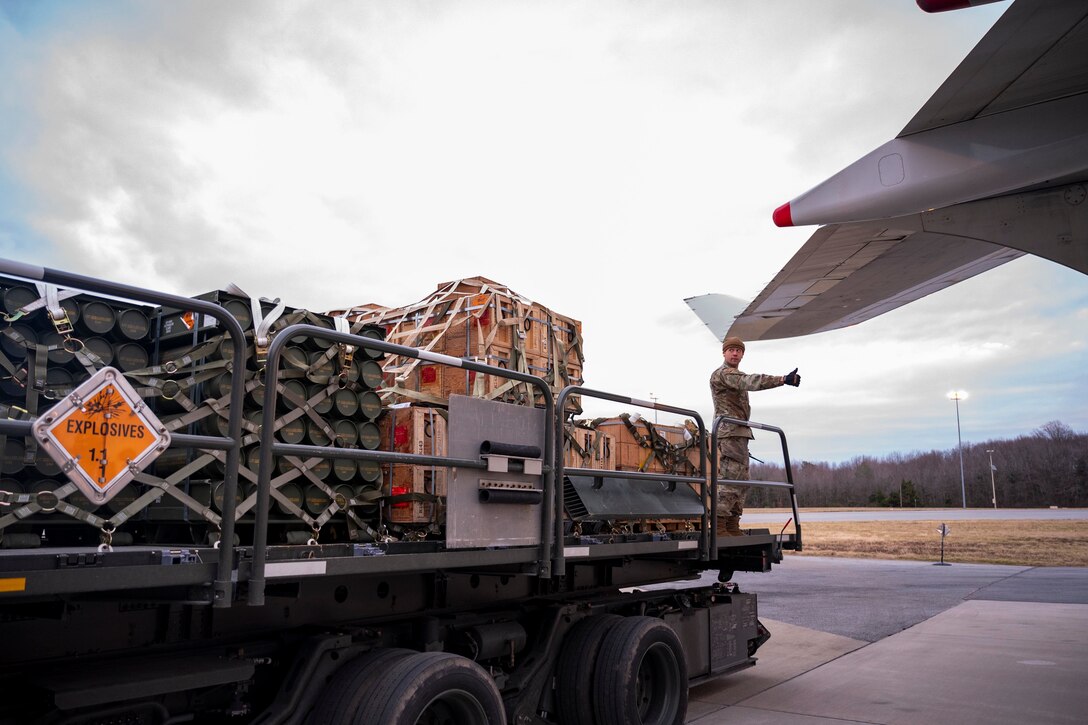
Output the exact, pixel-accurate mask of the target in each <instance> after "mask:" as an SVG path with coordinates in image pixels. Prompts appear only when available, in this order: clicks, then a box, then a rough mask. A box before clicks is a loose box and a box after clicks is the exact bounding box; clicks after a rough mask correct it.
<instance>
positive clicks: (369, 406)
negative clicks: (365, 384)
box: [357, 390, 382, 420]
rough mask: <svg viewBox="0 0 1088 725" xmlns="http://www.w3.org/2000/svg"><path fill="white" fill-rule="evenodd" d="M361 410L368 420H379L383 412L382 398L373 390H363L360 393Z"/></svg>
mask: <svg viewBox="0 0 1088 725" xmlns="http://www.w3.org/2000/svg"><path fill="white" fill-rule="evenodd" d="M357 397H358V400H359V412H360V413H362V414H363V417H364V418H366V419H367V420H377V419H378V416H380V415H381V414H382V399H381V398H380V397H378V394H377V393H375V392H374V391H373V390H363V391H362V392H360V393H359V394H358V396H357Z"/></svg>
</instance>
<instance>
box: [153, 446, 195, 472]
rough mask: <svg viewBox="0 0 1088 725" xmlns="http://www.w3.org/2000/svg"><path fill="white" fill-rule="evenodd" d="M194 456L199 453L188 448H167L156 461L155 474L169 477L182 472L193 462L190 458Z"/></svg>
mask: <svg viewBox="0 0 1088 725" xmlns="http://www.w3.org/2000/svg"><path fill="white" fill-rule="evenodd" d="M193 455H199V453H197V452H195V451H190V449H188V448H167V449H166V450H165V451H163V452H162V453H160V454H159V457H158V458H156V459H155V474H156V475H158V476H169V475H170V474H171V473H174V472H176V471H180V470H181V469H182V468H184V467H185V466H186V465H187V464H188V463H189V461H190V460H192V459H191V458H190V456H193Z"/></svg>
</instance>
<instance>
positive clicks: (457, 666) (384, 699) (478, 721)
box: [355, 652, 506, 725]
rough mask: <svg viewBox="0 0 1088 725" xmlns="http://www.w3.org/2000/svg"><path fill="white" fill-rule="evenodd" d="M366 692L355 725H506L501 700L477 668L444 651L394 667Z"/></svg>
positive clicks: (417, 656) (422, 654)
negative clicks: (356, 724) (378, 724)
mask: <svg viewBox="0 0 1088 725" xmlns="http://www.w3.org/2000/svg"><path fill="white" fill-rule="evenodd" d="M378 678H379V679H378V680H377V681H376V682H375V683H374V686H373V688H371V690H370V691H369V697H368V698H367V702H365V703H363V706H362V708H361V709H360V710H359V712H358V713H357V715H356V718H355V722H356V723H359V724H360V725H366V724H368V723H381V724H382V725H505V723H506V710H505V709H504V707H503V702H502V695H500V694H499V688H498V687H496V686H495V681H494V680H493V679H491V675H489V674H488V673H487V671H486V670H485V669H484V668H482V667H480V666H479V665H478V664H476V663H475V662H473V661H472V660H470V659H468V658H467V657H461V656H460V655H455V654H452V653H449V652H418V653H416V654H413V655H411V656H410V657H406V658H404V659H402V660H399V661H398V662H395V663H394V664H393V665H392V666H391V667H389V668H388V669H387V670H386V671H385V672H384V673H383V674H380V675H378Z"/></svg>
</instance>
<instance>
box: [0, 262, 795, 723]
mask: <svg viewBox="0 0 1088 725" xmlns="http://www.w3.org/2000/svg"><path fill="white" fill-rule="evenodd" d="M0 275H3V276H4V278H5V279H6V280H8V281H9V282H8V283H9V284H12V285H13V286H12V287H11V288H14V286H21V287H29V288H31V289H33V290H35V291H36V292H37V293H38V295H39V296H38V297H37V300H42V301H43V302H42V304H40V305H37V307H35V306H34V304H35V303H34V302H29V303H22V304H21V306H20V307H17V308H16V312H14V313H13V312H12V311H11V310H10V309H9V313H8V318H9V327H10V326H11V325H13V324H14V321H12V320H11V319H10V318H12V317H16V318H17V319H18V320H19V321H20V323H21V324H24V325H25V326H26V327H27V329H30V330H32V329H33V325H32V324H29V323H30V321H31V318H32V315H34V314H37V315H39V316H40V317H41V319H42V320H44V322H41V323H40V324H43V325H44V324H48V325H51V326H52V327H54V328H55V330H56V334H57V335H58V336H59V338H58V339H54V340H53V341H52V342H50V343H48V344H43V343H41V342H36V343H33V344H31V343H26V341H27V340H28V339H29V333H28V334H23V333H17V335H18V340H22V341H23V343H19V344H20V345H23V349H24V350H25V357H24V358H19V356H18V355H5V356H4V359H3V360H2V361H0V362H3V363H5V364H4V367H5V369H6V370H7V372H8V380H9V382H10V383H14V384H13V385H10V386H9V387H7V388H5V394H6V395H8V398H6V399H5V401H6V402H5V403H4V411H5V413H6V417H5V418H2V419H0V443H3V444H4V446H5V448H4V450H5V458H4V469H3V479H2V481H0V643H2V646H0V693H2V694H0V724H2V725H9V724H14V723H19V724H22V723H51V724H54V723H56V724H59V723H67V724H70V725H76V724H77V723H78V724H79V725H91V724H93V723H140V724H147V725H165V724H166V723H180V722H193V723H220V722H222V723H227V722H229V723H264V724H271V723H312V724H318V723H322V724H323V723H381V724H382V725H389V724H399V723H458V724H464V725H476V724H481V725H482V724H484V723H511V724H518V725H520V724H529V723H540V724H544V723H553V724H554V723H565V724H568V725H581V724H589V723H602V724H603V723H682V722H684V717H685V713H686V709H687V691H688V687H689V686H690V685H692V684H697V683H701V682H705V681H708V680H711V679H714V678H718V677H722V676H725V675H728V674H731V673H734V672H737V671H740V670H744V669H746V668H748V667H751V666H752V665H754V664H755V662H756V659H755V657H754V655H755V653H756V650H757V649H758V648H759V646H760V645H761V644H762V643H763V642H764V641H766V639H767V638H768V637H769V633H768V632H767V631H766V629H765V628H764V627H763V625H762V624H761V623H760V622H759V619H758V611H757V606H756V595H755V594H752V593H746V592H740V591H738V590H737V589H736V587H734V586H731V585H730V584H728V583H727V582H728V580H729V578H730V577H731V576H732V573H733V572H735V571H769V570H770V569H771V567H772V566H773V565H774V564H775V563H778V562H780V561H781V558H782V552H783V550H784V549H800V547H801V529H800V526H799V524H798V523H797V515H796V514H797V512H796V499H795V497H794V488H793V482H792V478H791V474H790V473H789V471H790V466H789V457H788V451H787V448H786V440H785V436H784V434H783V433H782V431H781V430H780V429H778V428H775V427H773V426H767V425H762V424H759V423H752V424H751V425H753V427H758V428H762V429H765V430H768V431H771V432H774V433H776V434H777V435H779V437H780V439H781V441H782V449H783V456H784V458H785V463H786V466H785V469H786V472H787V474H786V475H787V480H786V481H784V482H768V481H753V482H750V484H751V485H755V486H765V487H774V488H780V489H782V490H784V491H785V493H786V495H788V496H789V498H790V502H791V505H792V506H793V513H794V516H793V522H794V524H793V527H792V530H791V531H789V532H786V531H783V532H770V531H766V530H749V532H748V534H747V535H745V536H741V537H722V538H720V539H719V538H718V537H717V536H716V533H715V530H716V520H715V519H716V516H715V510H714V507H713V506H712V505H710V502H711V501H713V497H714V493H715V488H716V486H717V484H718V481H717V480H716V476H717V472H716V465H715V461H713V460H710V458H709V457H708V455H707V450H706V444H705V441H706V440H707V439H708V438H709V439H710V440H713V436H714V433H715V431H716V427H717V425H718V424H719V422H720V421H715V424H714V426H713V427H712V428H711V430H710V431H707V430H706V429H705V427H704V424H703V421H702V419H701V417H700V416H699V414H698V413H697V412H696V411H693V410H687V409H684V408H679V407H674V406H670V405H666V404H662V403H659V402H656V401H655V402H650V401H643V400H639V399H635V398H629V397H624V396H621V395H615V394H612V393H606V392H602V391H598V390H593V389H590V388H586V387H582V386H574V385H572V386H567V387H565V388H563V389H562V390H561V391H560V392H559V394H558V395H554V394H553V391H552V390H551V389H550V388H549V387H548V383H547V382H546V381H545V380H543V379H542V378H540V377H537V376H535V375H531V374H527V373H524V372H518V371H516V370H511V369H506V368H499V367H495V366H491V365H487V364H484V363H481V362H476V361H473V360H469V359H464V358H456V357H450V356H446V355H440V354H435V353H433V352H429V351H427V350H425V349H419V348H412V347H407V346H403V345H397V344H393V343H390V342H386V341H385V340H384V339H382V335H381V334H380V330H378V331H375V330H373V329H354V328H351V327H350V326H348V325H347V324H346V323H345V322H344V321H339V322H338V321H333V322H332V323H331V324H330V323H328V322H327V321H326V320H322V319H319V318H318V317H313V316H310V315H308V314H303V311H298V313H297V314H295V315H294V317H293V319H292V321H291V322H290V324H286V325H285V326H280V327H278V328H276V327H275V326H273V325H266V324H264V322H267V321H268V319H269V311H268V310H266V309H264V307H268V306H269V305H268V304H263V306H262V303H260V301H257V300H251V301H250V302H251V303H252V304H251V305H250V311H251V312H252V319H250V320H249V321H248V324H249V325H250V328H249V329H244V328H243V325H242V324H241V323H240V322H239V320H238V316H240V315H237V314H232V312H231V311H229V310H228V308H227V307H226V306H225V305H224V304H222V303H223V300H222V299H197V298H186V297H179V296H175V295H168V294H163V293H159V292H155V291H152V290H144V289H140V288H135V287H131V286H127V285H121V284H116V283H111V282H107V281H103V280H98V279H93V278H89V277H85V276H81V275H76V274H72V273H67V272H63V271H59V270H55V269H48V268H42V267H36V266H32V265H26V264H21V263H15V262H10V261H5V260H0ZM12 281H14V282H18V283H19V284H18V285H14V283H13V282H12ZM24 297H25V298H26V299H29V297H26V296H24ZM92 298H93V299H95V300H97V301H101V300H106V301H108V302H109V303H110V304H112V305H115V306H118V307H120V306H126V305H127V306H128V307H125V309H138V310H140V311H141V312H142V313H144V314H146V316H147V318H148V319H149V320H152V321H153V323H154V324H152V325H151V326H150V328H151V329H150V330H149V332H148V334H147V336H146V337H145V338H141V339H142V344H143V345H144V346H145V347H146V349H147V353H148V363H147V366H145V367H140V366H139V364H137V365H136V367H135V368H133V369H130V370H128V371H124V370H121V369H120V368H118V367H115V366H112V365H106V364H102V363H103V359H102V356H101V355H97V354H93V355H92V356H88V355H87V354H86V353H85V352H84V349H85V347H86V346H85V344H84V341H83V339H82V337H81V332H80V329H81V328H79V327H78V325H74V324H72V321H71V315H70V314H68V313H70V312H71V311H72V310H71V309H68V310H66V309H65V305H64V304H61V303H63V302H71V301H72V300H86V299H92ZM28 307H30V308H31V309H30V310H27V308H28ZM69 307H70V305H69ZM20 311H21V313H20ZM178 320H181V323H179V322H178ZM167 323H169V327H171V328H172V329H174V328H176V326H177V325H178V324H183V327H184V329H185V330H187V331H191V332H192V336H193V337H192V346H191V347H190V348H189V349H188V351H186V352H184V353H174V352H171V353H169V354H167V356H166V357H164V356H163V351H164V350H172V349H173V348H174V346H173V344H172V343H171V342H170V341H169V339H168V338H165V337H164V330H165V329H166V327H167V326H168V325H167ZM210 331H214V333H215V334H216V337H215V338H214V339H209V338H207V337H201V336H202V335H205V336H206V335H209V334H210ZM39 332H40V330H39ZM5 335H6V336H7V338H8V339H10V340H13V341H16V342H18V340H17V339H16V338H15V337H13V336H11V335H10V334H8V333H5ZM84 336H85V335H84ZM38 337H39V339H41V338H44V337H46V335H40V336H38ZM213 342H214V345H213ZM24 343H26V344H24ZM307 346H309V347H310V348H312V351H311V353H309V356H308V357H305V358H303V357H300V356H299V353H298V351H299V350H305V349H306V347H307ZM213 347H214V348H215V349H216V350H219V351H223V355H222V357H218V358H216V357H213V356H212V353H210V352H209V351H210V350H211V349H212V348H213ZM103 349H104V348H103ZM58 350H59V351H61V352H64V351H68V350H71V351H73V352H72V354H73V357H74V358H75V360H72V361H66V362H62V363H54V364H60V365H69V366H70V372H72V375H71V380H70V381H67V380H65V379H64V376H59V377H57V378H54V382H53V383H50V382H49V378H48V367H49V366H48V365H47V364H46V363H45V362H43V361H48V360H50V358H49V354H50V353H54V357H58V355H56V353H57V351H58ZM315 352H316V355H315V354H314V353H315ZM394 354H395V355H398V356H406V357H410V358H418V359H420V360H423V361H426V362H427V363H428V364H433V365H440V366H449V367H452V368H458V369H462V370H466V371H472V372H474V373H475V374H477V375H488V376H498V377H501V378H505V379H508V380H511V381H516V382H518V383H522V384H525V385H528V386H532V387H533V388H534V389H536V390H537V391H538V392H539V393H540V394H539V395H535V396H531V397H529V401H530V404H528V405H526V404H522V405H518V404H512V403H507V402H498V401H494V400H485V399H480V398H476V397H472V396H467V395H451V396H450V398H449V405H448V409H446V410H443V411H442V415H443V418H442V420H443V428H444V431H445V435H446V436H448V441H446V446H445V450H444V453H443V454H442V455H436V454H435V453H434V452H433V451H424V452H419V449H413V450H412V451H411V452H405V451H403V450H398V449H397V447H396V446H394V445H385V442H379V444H376V445H371V444H369V443H367V442H366V441H365V440H364V439H362V438H360V437H359V436H354V437H349V438H343V437H341V436H339V435H335V436H328V435H326V437H325V438H321V437H320V435H321V432H322V431H326V432H327V431H333V429H335V428H336V425H335V424H334V422H332V421H331V420H330V419H329V418H327V417H322V415H326V416H327V415H331V413H326V414H318V413H317V412H316V410H317V409H319V408H322V405H321V404H322V402H323V401H325V399H326V398H331V397H332V396H334V395H335V394H336V392H337V391H345V390H347V391H350V392H352V393H353V394H354V395H355V396H356V400H359V401H361V400H362V397H361V396H363V395H364V394H366V393H368V392H372V391H373V388H374V387H375V386H376V385H379V384H380V383H379V382H378V381H377V380H374V381H371V382H369V383H368V382H366V381H365V376H363V375H361V374H359V373H358V372H353V371H357V370H358V368H359V362H360V360H367V359H370V360H373V359H379V358H381V357H382V356H383V355H394ZM300 360H301V361H302V362H300ZM315 371H317V372H315ZM322 371H324V372H322ZM223 375H225V376H226V377H220V376H223ZM315 378H316V380H317V382H316V383H315V382H313V380H314V379H315ZM57 379H60V380H61V382H60V383H57V382H56V380H57ZM213 380H214V381H216V382H215V386H214V389H213V387H212V385H211V383H212V381H213ZM292 382H295V383H298V384H296V385H294V386H292V385H291V383H292ZM301 382H305V383H306V384H307V385H308V386H309V387H306V386H304V385H301ZM299 390H304V392H301V393H300V392H299ZM20 396H22V397H20ZM571 396H580V398H599V399H604V400H608V401H613V402H616V403H619V404H622V405H627V406H631V407H635V408H640V409H649V410H655V411H661V412H664V413H671V414H676V415H681V416H687V417H689V418H690V419H691V420H693V421H694V422H695V424H696V426H697V428H698V431H699V438H698V440H699V446H700V448H699V461H700V465H699V471H698V472H697V474H696V475H675V474H665V473H647V472H637V471H602V470H598V469H590V468H572V467H567V466H565V465H564V456H563V454H562V450H560V449H561V446H560V445H557V441H562V440H563V432H564V423H565V420H564V419H565V417H566V414H565V413H558V412H557V411H568V410H570V409H571V408H572V406H570V405H569V404H568V398H570V397H571ZM342 397H343V396H342ZM201 401H203V402H201ZM247 401H248V402H247ZM533 401H535V404H533ZM247 408H248V409H249V410H248V412H249V413H250V415H248V417H247ZM362 408H363V406H359V405H346V406H345V407H342V408H341V410H342V411H347V412H346V413H344V419H347V420H355V421H356V422H357V423H358V424H359V426H363V425H366V424H370V423H372V422H373V421H372V420H371V416H373V415H374V412H373V411H372V410H371V411H370V413H364V412H363V410H362ZM323 409H325V410H330V411H331V410H335V408H323ZM209 411H211V412H209ZM392 413H393V411H389V410H386V411H381V412H380V414H381V415H391V414H392ZM201 416H203V417H201ZM304 418H305V419H308V420H310V421H312V422H313V423H314V426H309V428H308V429H309V430H311V435H310V436H308V437H305V438H302V437H299V436H296V435H294V434H293V433H292V432H291V431H293V430H294V428H293V427H292V426H294V425H296V423H297V421H299V420H300V419H304ZM345 429H346V428H345ZM356 430H361V428H360V427H357V428H356ZM315 431H316V432H315ZM708 434H709V435H708ZM315 441H323V442H315ZM352 441H353V442H352ZM9 443H11V445H10V446H8V444H9ZM179 452H182V453H183V455H181V456H180V457H179V456H177V454H178V453H179ZM171 455H174V457H175V458H177V460H176V461H173V460H171V461H170V463H169V465H167V464H166V461H168V460H169V459H170V458H171ZM328 461H335V462H339V463H338V465H339V464H342V465H341V469H342V470H347V471H348V472H349V473H350V476H349V475H348V474H344V475H345V479H344V480H345V481H346V483H344V484H340V483H338V482H337V481H336V479H335V478H333V476H335V475H336V473H335V472H333V471H332V466H322V464H323V463H325V462H328ZM352 464H354V466H353V465H352ZM394 466H405V467H408V468H409V469H410V470H411V471H413V472H417V473H421V474H423V475H421V476H419V480H420V481H422V485H421V488H419V489H417V488H413V487H409V488H408V489H406V490H404V491H401V490H395V489H394V487H392V486H391V485H387V484H389V482H388V481H385V479H381V480H382V482H381V483H376V482H375V481H373V480H368V479H369V476H368V475H367V474H366V473H364V471H366V470H371V469H375V468H376V469H377V470H380V471H382V472H384V473H383V474H382V475H383V476H384V475H385V474H386V473H388V472H389V471H391V470H392V468H393V467H394ZM322 476H324V478H323V477H322ZM290 491H295V492H296V493H289V492H290ZM311 498H313V499H314V500H315V501H318V503H316V504H314V505H311V500H310V499H311ZM406 505H409V506H415V505H418V507H419V509H418V510H419V511H422V512H424V515H423V516H422V517H421V518H416V519H413V520H410V521H406V522H398V521H396V520H395V517H394V516H393V515H392V514H393V513H394V512H395V511H403V510H404V509H398V508H397V507H404V506H406ZM413 510H414V509H413ZM662 521H668V522H671V523H670V525H668V526H666V525H664V524H662V523H661V522H662ZM677 522H679V523H677ZM706 571H713V572H715V573H716V576H715V577H713V578H715V579H717V580H718V581H717V582H716V583H711V584H707V583H705V580H703V579H702V578H701V577H702V575H703V573H704V572H706Z"/></svg>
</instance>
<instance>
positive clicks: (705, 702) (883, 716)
mask: <svg viewBox="0 0 1088 725" xmlns="http://www.w3.org/2000/svg"><path fill="white" fill-rule="evenodd" d="M765 624H766V625H767V628H768V629H769V630H770V631H771V639H770V640H769V641H768V642H767V644H766V645H764V646H763V647H762V648H761V649H760V651H759V653H758V657H759V663H758V664H757V665H756V666H755V667H754V668H752V669H750V670H747V671H745V672H743V673H739V674H737V675H733V676H732V677H726V678H724V679H723V680H721V681H720V682H714V683H708V684H706V685H702V686H700V687H696V688H693V689H692V690H691V701H690V704H689V706H688V718H687V722H689V723H697V724H698V725H717V724H718V723H721V724H723V725H724V724H726V723H728V724H729V725H772V724H780V725H818V724H819V723H841V722H851V723H885V724H888V725H915V724H917V723H926V724H927V725H940V724H941V723H948V724H949V725H964V723H987V724H1000V723H1010V725H1011V724H1013V723H1015V725H1023V723H1033V725H1034V724H1040V723H1077V724H1078V725H1079V724H1080V723H1084V722H1088V686H1086V685H1085V683H1088V605H1085V604H1047V603H1037V602H1031V603H1027V602H999V601H987V600H968V601H965V602H963V603H962V604H959V605H957V606H955V607H953V608H952V609H949V610H947V611H944V612H941V613H940V614H937V615H936V616H934V617H932V618H930V619H928V620H926V621H924V622H921V623H919V624H917V625H915V626H913V627H910V628H909V629H906V630H903V631H902V632H899V633H897V634H894V635H892V636H890V637H886V638H884V639H882V640H880V641H878V642H875V643H872V644H866V643H865V642H863V641H859V640H854V639H850V638H848V637H841V636H838V635H833V634H827V633H824V632H819V631H815V630H810V629H805V628H803V627H795V626H792V625H788V624H785V623H783V622H772V621H770V620H765Z"/></svg>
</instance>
